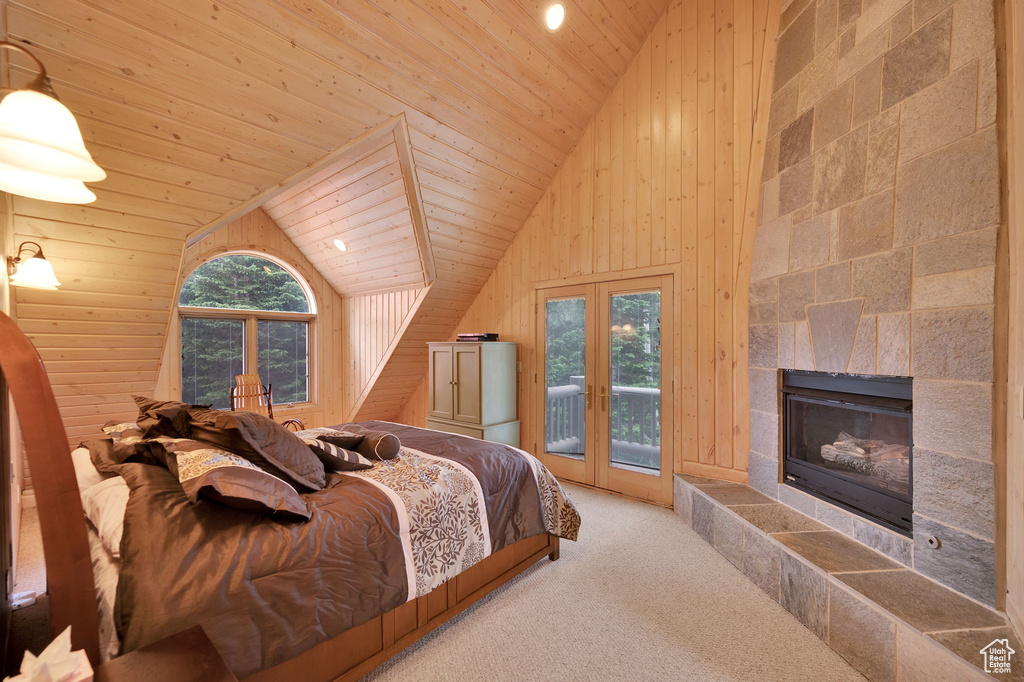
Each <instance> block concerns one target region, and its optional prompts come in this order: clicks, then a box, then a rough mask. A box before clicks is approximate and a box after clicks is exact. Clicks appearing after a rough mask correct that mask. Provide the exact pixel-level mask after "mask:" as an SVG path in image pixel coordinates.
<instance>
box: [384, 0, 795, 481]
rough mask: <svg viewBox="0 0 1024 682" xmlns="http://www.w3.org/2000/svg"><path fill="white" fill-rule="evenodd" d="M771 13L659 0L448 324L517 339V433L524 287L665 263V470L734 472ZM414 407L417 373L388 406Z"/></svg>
mask: <svg viewBox="0 0 1024 682" xmlns="http://www.w3.org/2000/svg"><path fill="white" fill-rule="evenodd" d="M778 12H779V8H778V3H777V2H775V1H774V0H756V1H755V2H752V3H746V2H734V0H699V1H696V2H691V1H689V0H687V1H686V2H683V1H682V0H676V1H675V2H672V3H671V4H670V7H669V9H668V11H667V13H666V14H665V15H664V16H663V17H662V18H661V20H660V21H659V22H658V23H657V24H656V25H655V27H654V30H653V31H652V33H651V35H650V36H649V37H648V39H647V40H646V42H645V43H644V44H643V46H642V47H641V48H640V51H639V52H638V53H637V56H636V57H635V58H634V60H633V62H632V63H631V64H630V66H629V67H628V69H627V70H626V72H625V74H624V76H623V77H622V79H621V80H620V81H619V83H618V84H617V85H616V87H615V88H614V90H613V91H612V92H611V94H610V95H609V97H608V99H607V100H606V101H605V103H604V104H603V105H602V107H601V109H600V110H599V111H598V114H597V116H596V117H595V119H594V121H592V122H591V124H590V126H588V127H587V129H586V130H585V131H584V133H583V136H582V138H581V139H580V142H579V143H578V144H577V145H576V147H575V148H574V149H573V151H572V152H571V153H570V154H569V156H568V158H567V159H566V161H565V162H564V163H563V164H562V167H561V168H560V169H559V171H558V173H557V175H556V176H555V179H554V180H553V182H552V184H551V187H550V188H549V189H548V190H547V191H546V192H545V193H544V195H543V196H542V197H541V199H540V202H539V204H538V205H537V207H536V208H535V209H534V211H533V212H532V214H531V215H530V217H529V218H528V219H527V221H526V224H525V226H524V227H523V229H522V230H521V231H520V232H519V234H518V235H517V236H516V238H515V240H514V241H513V243H512V245H511V246H510V247H509V249H508V251H507V252H506V253H505V255H504V256H503V257H502V259H501V261H500V262H499V264H498V266H497V268H496V270H495V271H494V273H493V274H492V275H491V276H490V278H489V279H488V281H487V283H486V284H485V285H484V287H483V289H482V290H481V292H480V294H479V295H478V296H477V297H476V300H475V301H474V302H473V303H472V305H471V306H470V309H469V311H468V312H467V313H466V315H465V316H464V317H463V319H462V321H461V322H460V323H459V325H458V331H496V332H499V333H500V334H501V338H502V340H507V341H516V342H518V343H519V344H520V347H519V359H520V361H521V362H522V365H523V368H522V374H521V375H520V392H519V401H520V404H519V408H520V419H521V420H522V422H523V426H522V442H523V443H524V444H526V446H527V447H534V443H540V442H542V435H543V434H542V428H543V424H542V422H541V421H540V420H539V418H538V417H539V415H540V409H539V407H540V406H539V404H538V402H539V400H540V399H541V392H540V390H539V389H537V388H536V384H535V383H534V374H535V372H537V370H538V367H539V366H540V363H541V362H543V358H542V357H540V355H539V353H538V349H537V343H536V340H535V339H536V333H535V330H536V317H537V315H536V313H535V309H534V305H535V300H536V290H537V288H538V287H542V286H550V285H557V284H568V283H576V282H582V281H600V280H614V279H623V278H628V277H632V276H639V275H642V274H646V273H651V272H672V273H674V275H675V277H676V285H675V290H676V291H677V292H678V295H677V300H676V306H677V308H676V310H677V311H678V312H677V320H678V324H677V329H676V330H675V333H676V337H677V343H676V344H675V347H676V349H678V350H677V352H676V357H675V366H676V375H677V379H678V380H677V382H676V384H677V386H678V387H680V388H679V390H678V391H677V392H676V395H677V399H676V401H675V407H676V415H675V425H676V429H677V431H678V433H677V438H676V442H677V443H680V444H681V447H680V448H679V451H678V452H677V453H675V459H676V470H677V471H681V470H686V471H694V472H701V471H705V472H707V471H710V470H713V471H715V472H716V473H715V475H719V476H728V477H731V478H734V479H736V480H743V479H744V478H745V473H744V472H745V470H746V464H747V452H748V443H749V427H748V425H747V423H746V420H747V418H748V416H747V412H748V409H747V397H746V385H747V378H746V344H747V338H746V337H747V327H746V305H747V297H746V291H747V288H748V283H749V265H748V264H749V253H750V251H751V250H752V241H753V240H752V233H751V232H750V230H752V225H751V222H752V221H751V217H753V216H754V214H755V213H756V207H757V202H758V196H759V195H758V189H757V185H758V184H759V177H760V170H761V163H762V160H763V130H764V125H765V123H766V119H767V106H766V104H765V102H766V101H767V94H768V93H769V92H770V87H771V83H770V81H771V75H772V73H773V64H774V52H775V47H774V45H775V37H776V34H777V26H778ZM766 47H767V48H768V49H767V50H766V49H765V48H766ZM759 131H760V132H759ZM752 171H753V172H752ZM751 178H753V181H751ZM425 413H426V385H425V379H424V381H423V382H421V385H420V386H419V387H418V388H417V390H416V392H415V393H414V394H413V396H412V397H411V399H410V401H409V402H408V404H407V405H406V407H405V408H404V410H403V411H402V413H401V419H402V420H403V421H406V422H408V423H413V424H423V423H424V421H425V416H426V414H425Z"/></svg>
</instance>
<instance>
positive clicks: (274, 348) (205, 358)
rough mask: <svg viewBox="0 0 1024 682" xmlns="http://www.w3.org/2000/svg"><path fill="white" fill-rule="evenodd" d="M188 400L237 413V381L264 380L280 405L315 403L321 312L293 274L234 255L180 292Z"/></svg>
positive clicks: (259, 258) (200, 272)
mask: <svg viewBox="0 0 1024 682" xmlns="http://www.w3.org/2000/svg"><path fill="white" fill-rule="evenodd" d="M178 310H179V313H180V315H181V399H182V401H184V402H187V403H195V404H201V405H205V404H211V405H213V406H214V407H216V408H221V409H226V408H228V407H229V406H230V390H231V387H232V386H234V384H235V375H236V374H259V375H260V380H261V381H262V382H263V383H264V384H270V385H271V392H272V399H273V402H274V404H276V405H280V404H294V403H304V402H309V401H310V395H309V393H310V389H309V356H310V345H311V344H310V326H311V323H312V322H313V320H314V319H315V317H316V305H315V301H314V299H313V296H312V293H311V292H310V290H309V287H308V286H307V285H306V284H305V282H303V281H302V279H301V278H300V277H299V276H298V274H297V273H295V272H293V271H291V269H290V268H288V267H287V266H284V265H282V264H281V263H278V262H275V261H273V260H270V259H269V258H267V257H266V256H263V255H252V254H247V253H232V254H228V255H225V256H220V257H218V258H215V259H213V260H211V261H208V262H206V263H204V264H203V265H200V266H199V267H198V268H196V269H195V271H193V272H192V274H191V275H189V276H188V279H186V280H185V283H184V284H183V285H182V287H181V294H180V295H179V296H178Z"/></svg>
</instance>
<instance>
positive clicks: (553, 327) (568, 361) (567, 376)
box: [544, 298, 587, 459]
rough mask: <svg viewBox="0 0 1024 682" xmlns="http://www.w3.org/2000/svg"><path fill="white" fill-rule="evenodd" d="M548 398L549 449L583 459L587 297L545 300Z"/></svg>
mask: <svg viewBox="0 0 1024 682" xmlns="http://www.w3.org/2000/svg"><path fill="white" fill-rule="evenodd" d="M545 308H546V310H545V313H546V316H547V317H546V319H545V329H546V330H547V339H546V346H547V357H546V358H545V376H546V377H547V399H546V406H545V410H544V414H545V417H544V428H545V438H544V441H545V443H546V446H545V447H546V451H547V452H550V453H553V454H559V455H566V456H569V457H573V458H575V459H583V454H584V453H583V449H584V441H585V438H584V428H585V419H586V413H585V409H584V408H585V403H584V400H585V397H584V395H583V391H584V386H586V381H587V379H586V375H585V371H584V361H585V359H586V352H585V351H586V339H585V338H584V336H585V330H586V328H587V326H586V316H587V306H586V299H583V298H571V299H564V300H552V301H548V302H547V303H546V304H545Z"/></svg>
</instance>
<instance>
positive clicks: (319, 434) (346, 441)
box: [295, 426, 363, 450]
mask: <svg viewBox="0 0 1024 682" xmlns="http://www.w3.org/2000/svg"><path fill="white" fill-rule="evenodd" d="M295 436H296V437H297V438H301V439H302V440H304V441H305V440H309V439H310V438H316V439H317V440H322V441H324V442H325V443H331V444H332V445H337V446H338V447H339V448H345V449H346V450H355V448H356V446H357V445H359V444H360V443H361V442H363V434H361V433H352V432H350V431H339V430H338V429H330V428H327V427H326V426H318V427H317V428H315V429H305V430H303V431H296V432H295Z"/></svg>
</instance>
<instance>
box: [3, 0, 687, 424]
mask: <svg viewBox="0 0 1024 682" xmlns="http://www.w3.org/2000/svg"><path fill="white" fill-rule="evenodd" d="M563 1H564V2H565V4H566V6H567V18H566V22H565V25H564V26H563V28H562V29H561V30H560V31H557V32H555V33H550V32H548V31H547V30H546V29H545V28H544V26H543V24H542V20H543V19H542V14H543V11H544V9H545V6H546V3H542V2H536V1H534V0H463V1H461V2H449V1H447V0H376V1H375V2H351V1H348V0H321V1H313V0H276V1H275V0H227V1H222V0H217V2H210V1H208V0H176V2H174V3H166V2H162V1H161V0H4V1H3V5H4V7H3V9H4V18H5V25H4V29H5V31H6V38H7V39H9V40H14V41H22V42H25V43H29V44H31V46H32V49H33V50H34V51H35V52H36V54H37V55H38V56H39V57H40V58H41V59H42V60H43V62H44V63H45V64H46V67H47V69H48V71H49V73H50V76H51V78H52V79H53V82H54V86H55V88H56V90H57V92H58V94H59V96H60V97H61V99H62V101H64V102H65V104H67V105H68V106H69V107H70V108H71V109H72V111H74V113H75V114H76V116H77V117H78V119H79V121H80V123H81V126H82V130H83V134H84V135H85V138H86V144H87V145H88V147H89V148H90V150H92V152H93V154H94V156H95V158H96V160H97V162H98V163H99V164H100V165H101V166H103V167H104V168H105V169H106V170H107V171H108V179H107V180H106V181H104V182H102V183H99V184H97V185H95V186H94V191H95V192H96V194H97V195H98V197H99V200H98V201H97V202H96V203H95V204H93V205H90V206H87V207H69V206H61V205H57V204H46V203H43V202H36V201H30V200H24V199H16V200H15V202H14V225H15V237H16V239H18V238H35V239H37V240H38V239H40V238H42V239H43V240H44V247H45V249H46V252H47V254H48V256H49V257H50V258H51V259H53V260H54V265H55V267H56V268H57V269H58V272H60V273H62V275H63V279H64V282H65V285H64V287H63V288H62V290H61V291H60V292H58V293H57V294H52V292H49V293H47V292H29V293H24V292H19V293H18V296H17V303H18V306H17V309H16V312H17V314H18V316H19V318H20V320H21V322H22V325H23V327H25V328H26V329H27V330H29V331H30V332H31V333H32V334H34V335H35V337H36V341H37V344H38V345H40V346H41V347H42V348H43V354H44V359H46V360H47V363H48V367H50V372H51V379H52V380H53V383H54V385H55V387H56V392H57V395H58V399H59V401H60V402H61V405H62V409H64V414H65V419H66V421H67V422H68V425H69V432H70V435H71V437H72V438H73V439H74V438H76V437H77V436H79V435H85V434H86V433H92V432H93V430H94V427H95V424H96V419H95V416H96V415H100V414H109V413H110V411H111V410H112V409H114V410H116V409H118V408H121V409H123V410H124V411H125V412H128V411H130V403H129V402H128V400H127V396H126V391H146V390H151V387H152V385H153V382H154V381H155V377H156V372H157V370H158V367H159V357H160V347H161V345H162V343H163V339H162V337H163V334H164V329H165V327H164V325H162V324H160V317H161V313H164V314H166V312H167V311H169V310H170V307H171V300H172V298H173V295H174V289H175V284H176V278H177V274H178V263H179V261H180V252H181V246H182V245H183V244H184V241H185V239H186V238H187V236H188V235H189V234H190V233H192V232H194V231H196V230H197V229H198V228H202V227H203V226H206V225H209V224H212V223H215V222H216V221H217V219H218V218H219V217H220V216H222V215H223V214H226V213H228V212H230V211H231V210H232V209H234V208H236V207H237V206H239V205H241V204H244V203H245V202H246V201H248V200H250V199H251V198H252V197H254V196H256V195H258V194H260V193H261V192H264V191H265V190H267V189H268V188H271V187H273V186H274V185H275V184H276V183H278V182H280V181H281V180H282V179H284V178H287V177H289V176H292V175H293V174H295V173H297V172H299V171H301V170H302V169H303V168H305V167H307V166H309V165H310V164H313V163H315V162H316V161H317V160H318V159H320V158H321V157H323V156H325V155H326V154H328V153H330V152H331V151H333V150H335V149H337V148H339V147H342V146H344V145H345V144H346V143H348V142H350V141H351V140H353V139H354V138H356V137H357V136H359V135H360V134H362V133H364V132H365V131H366V130H367V129H369V128H372V127H374V126H377V125H379V124H381V123H382V122H384V121H386V120H388V119H390V118H391V117H393V116H396V115H398V114H404V115H405V117H406V121H407V122H408V130H409V139H410V143H411V146H412V149H413V152H412V154H413V156H414V158H415V165H416V168H417V170H416V174H417V178H418V180H419V184H420V190H421V196H422V201H423V210H424V213H425V220H426V223H427V225H428V229H429V230H430V238H431V240H432V243H433V245H434V246H435V251H434V253H435V257H436V268H437V282H436V283H435V286H434V288H433V289H432V294H433V295H434V296H435V297H436V298H437V301H436V302H435V303H434V305H433V306H427V307H425V308H423V309H422V310H423V311H424V314H426V312H427V311H432V312H438V313H439V314H440V313H443V312H447V316H448V318H453V319H452V322H451V324H452V325H454V322H455V320H457V319H458V316H459V315H460V314H461V311H462V310H463V309H464V308H465V306H466V305H467V304H468V302H469V301H470V300H471V299H472V297H473V295H474V294H475V293H476V291H477V290H478V289H479V287H480V285H482V283H483V282H484V281H485V279H486V277H487V275H488V274H489V273H490V271H491V270H492V269H493V267H494V265H495V264H496V263H497V261H498V259H499V258H500V256H501V254H502V253H503V252H504V250H505V248H506V247H507V246H508V244H509V243H510V241H511V239H512V237H513V236H514V235H515V233H516V232H517V231H518V229H519V228H520V227H521V225H522V222H523V221H524V220H525V218H526V217H527V216H528V215H529V213H530V210H531V209H532V207H533V206H534V204H535V203H536V201H537V199H538V198H539V196H540V194H541V193H542V192H543V190H544V189H545V188H546V187H547V185H548V183H549V181H550V179H551V177H552V176H553V174H554V172H555V170H556V169H557V168H558V166H559V165H560V164H561V162H562V160H563V159H564V158H565V156H566V154H567V153H568V152H569V150H570V149H571V148H572V147H573V145H574V144H575V143H576V141H577V139H578V138H579V136H580V134H581V132H582V131H583V129H584V128H585V126H586V124H587V123H588V122H589V120H590V119H591V117H592V116H593V115H594V113H595V112H596V111H597V109H598V107H599V105H600V103H601V102H602V100H603V99H604V97H605V95H606V94H607V92H608V91H609V89H610V88H611V87H612V86H613V84H614V83H615V82H616V80H617V78H618V76H619V75H620V74H621V73H622V72H623V71H624V70H625V68H626V65H627V64H628V63H629V61H630V60H631V58H632V57H633V55H634V53H635V52H636V50H637V49H638V48H639V46H640V45H641V43H642V42H643V40H644V38H645V37H646V36H647V34H648V32H649V31H650V29H651V28H652V27H653V25H654V24H655V22H656V20H657V19H658V17H659V16H660V15H661V14H662V12H663V11H664V9H665V7H666V5H667V0H578V1H575V2H570V1H565V0H563ZM4 56H5V57H6V56H7V54H6V53H5V54H4ZM7 70H8V73H9V76H10V80H11V82H12V83H13V84H14V85H20V84H21V83H24V82H25V81H26V80H27V79H28V78H29V77H30V75H31V73H30V71H29V69H28V68H27V62H26V61H24V60H23V58H22V57H21V56H20V55H15V56H13V57H11V58H10V62H9V64H8V69H7ZM439 319H441V318H439ZM440 324H441V327H443V326H444V325H443V323H440ZM430 333H432V334H438V335H439V334H441V333H443V329H442V328H439V327H437V326H436V325H434V326H431V327H430ZM113 357H117V358H121V359H122V360H124V364H123V366H121V367H118V368H116V369H115V368H112V367H111V364H112V363H111V358H113ZM147 387H148V388H147ZM112 406H113V407H112Z"/></svg>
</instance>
